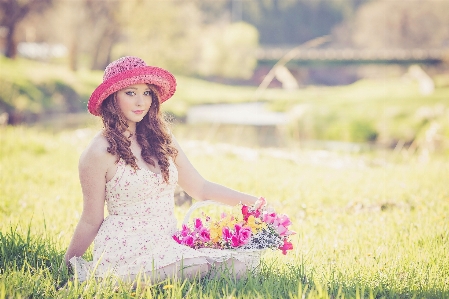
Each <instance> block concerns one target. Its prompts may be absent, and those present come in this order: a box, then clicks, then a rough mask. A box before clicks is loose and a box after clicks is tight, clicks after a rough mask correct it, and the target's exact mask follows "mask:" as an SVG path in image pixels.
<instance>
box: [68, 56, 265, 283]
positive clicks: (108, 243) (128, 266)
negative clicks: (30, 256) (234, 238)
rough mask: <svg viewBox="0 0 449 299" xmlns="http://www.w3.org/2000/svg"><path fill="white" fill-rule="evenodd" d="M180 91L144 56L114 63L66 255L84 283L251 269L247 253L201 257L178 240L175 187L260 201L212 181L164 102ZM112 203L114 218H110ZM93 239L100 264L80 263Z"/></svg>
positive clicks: (103, 88)
mask: <svg viewBox="0 0 449 299" xmlns="http://www.w3.org/2000/svg"><path fill="white" fill-rule="evenodd" d="M175 90H176V80H175V78H174V77H173V75H172V74H171V73H169V72H168V71H166V70H164V69H161V68H158V67H152V66H147V65H146V64H145V62H144V61H142V60H141V59H140V58H137V57H123V58H120V59H118V60H116V61H114V62H112V63H111V64H109V65H108V66H107V67H106V69H105V72H104V77H103V83H101V84H100V85H99V86H98V87H97V88H96V89H95V91H94V92H93V93H92V95H91V97H90V99H89V102H88V110H89V112H90V113H91V114H93V115H96V116H100V117H101V119H102V121H103V125H104V128H103V129H102V130H101V131H100V132H99V133H98V134H97V135H96V136H95V137H94V138H93V140H92V141H91V143H90V144H89V145H88V147H87V148H86V149H85V151H84V152H83V153H82V155H81V157H80V162H79V177H80V182H81V187H82V192H83V212H82V215H81V218H80V220H79V223H78V225H77V226H76V229H75V232H74V235H73V237H72V240H71V242H70V245H69V247H68V249H67V252H66V255H65V261H66V264H67V266H69V267H72V268H75V270H76V272H77V275H78V278H79V279H80V280H84V279H87V277H88V276H90V275H91V276H92V277H105V276H107V275H114V276H118V277H120V278H122V279H131V280H134V279H135V278H136V275H139V274H142V275H144V276H146V277H148V278H150V279H152V280H153V281H160V280H163V279H165V278H167V277H179V278H193V277H197V276H198V277H202V276H204V275H206V274H208V273H209V271H210V270H211V267H213V266H219V265H221V266H226V267H227V268H228V269H229V268H231V269H232V271H234V272H235V273H236V274H242V273H244V272H245V271H247V270H248V264H247V263H246V260H245V256H239V255H236V254H232V253H229V251H223V250H218V249H203V250H202V251H201V252H200V251H198V250H195V249H193V248H189V247H187V246H184V245H181V244H178V243H177V242H176V241H175V240H174V239H173V238H172V235H173V234H174V232H175V231H176V229H177V221H176V219H175V217H174V189H175V187H176V184H179V185H180V186H181V187H182V188H183V189H184V190H185V191H186V192H187V193H188V194H190V195H191V196H193V197H194V198H196V199H198V200H205V199H211V200H214V201H218V202H223V203H226V204H228V205H236V204H239V203H243V204H247V205H252V204H254V203H255V202H256V200H257V198H256V197H254V196H251V195H248V194H244V193H241V192H238V191H234V190H231V189H229V188H226V187H224V186H221V185H218V184H215V183H213V182H210V181H207V180H205V179H204V178H203V177H202V176H201V175H200V174H199V173H198V172H197V170H196V169H195V168H194V167H193V165H192V164H191V163H190V162H189V160H188V158H187V157H186V155H185V154H184V152H183V151H182V149H181V147H180V146H179V144H178V143H177V142H176V140H175V138H174V137H173V135H171V133H170V132H169V130H168V128H167V124H166V123H165V121H164V118H163V116H162V114H161V111H160V105H161V104H162V103H163V102H165V101H166V100H168V99H169V98H170V97H171V96H172V95H173V94H174V92H175ZM105 202H106V205H107V209H108V214H109V215H108V216H107V217H106V218H104V204H105ZM92 242H94V250H93V261H91V262H86V261H85V260H83V259H82V258H81V256H82V255H83V254H84V252H85V251H86V250H87V248H88V247H89V245H90V244H91V243H92Z"/></svg>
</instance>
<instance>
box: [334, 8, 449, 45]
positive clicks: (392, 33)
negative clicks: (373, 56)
mask: <svg viewBox="0 0 449 299" xmlns="http://www.w3.org/2000/svg"><path fill="white" fill-rule="evenodd" d="M448 11H449V1H434V0H421V1H385V0H376V1H371V2H369V3H366V4H364V5H363V6H361V7H360V9H358V10H357V12H356V14H355V17H354V18H353V19H351V20H349V21H348V22H347V23H346V26H345V29H344V30H343V32H341V34H340V35H341V36H349V37H350V39H349V41H348V42H350V43H351V44H352V45H354V46H357V47H363V48H432V47H442V46H444V45H447V44H449V17H448Z"/></svg>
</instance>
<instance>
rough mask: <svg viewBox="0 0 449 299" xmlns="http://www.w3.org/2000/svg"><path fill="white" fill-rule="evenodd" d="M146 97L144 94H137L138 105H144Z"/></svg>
mask: <svg viewBox="0 0 449 299" xmlns="http://www.w3.org/2000/svg"><path fill="white" fill-rule="evenodd" d="M143 102H144V99H143V95H137V99H136V104H137V105H138V106H141V105H143Z"/></svg>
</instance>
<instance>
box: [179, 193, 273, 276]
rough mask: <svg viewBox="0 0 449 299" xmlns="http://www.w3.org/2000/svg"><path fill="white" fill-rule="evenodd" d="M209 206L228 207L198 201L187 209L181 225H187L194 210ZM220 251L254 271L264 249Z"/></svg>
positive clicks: (211, 201)
mask: <svg viewBox="0 0 449 299" xmlns="http://www.w3.org/2000/svg"><path fill="white" fill-rule="evenodd" d="M209 205H218V206H229V205H226V204H224V203H221V202H216V201H213V200H204V201H198V202H196V203H194V204H193V205H192V206H191V207H190V208H189V210H188V211H187V213H186V214H185V216H184V220H183V222H182V224H185V225H187V224H188V222H189V220H190V216H191V215H192V213H193V212H194V211H195V210H197V209H198V208H201V207H205V206H209ZM199 250H201V249H199ZM215 250H217V249H215ZM221 250H224V251H227V252H229V253H230V255H232V256H233V257H235V258H236V259H238V260H240V261H242V262H244V263H245V265H246V266H247V268H248V270H255V269H256V268H257V267H258V266H259V264H260V258H261V256H262V253H263V251H264V250H265V249H221Z"/></svg>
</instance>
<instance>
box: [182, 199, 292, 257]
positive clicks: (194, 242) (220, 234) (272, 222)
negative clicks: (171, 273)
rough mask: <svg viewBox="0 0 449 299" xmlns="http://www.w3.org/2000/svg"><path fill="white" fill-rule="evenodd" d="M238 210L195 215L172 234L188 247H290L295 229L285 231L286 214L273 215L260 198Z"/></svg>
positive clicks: (286, 227) (283, 248) (287, 248)
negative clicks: (218, 213) (189, 223)
mask: <svg viewBox="0 0 449 299" xmlns="http://www.w3.org/2000/svg"><path fill="white" fill-rule="evenodd" d="M239 208H240V209H239V210H240V211H239V212H237V213H235V214H230V215H227V214H225V213H223V214H222V215H221V218H220V219H218V220H216V219H211V217H209V216H207V215H204V214H203V215H204V216H205V219H204V220H201V219H200V218H195V219H194V220H193V225H191V226H189V225H186V224H183V225H182V229H181V230H180V231H177V232H176V233H175V234H174V235H173V239H174V240H175V241H176V242H178V243H179V244H183V245H186V246H189V247H191V248H195V249H198V248H215V249H267V248H270V249H279V250H281V251H282V253H283V254H287V251H288V250H292V249H293V245H292V243H291V242H290V241H289V237H290V236H291V235H293V234H295V232H293V231H291V230H289V228H288V227H289V226H290V225H291V221H290V219H289V218H288V216H287V215H284V214H276V213H275V211H274V210H272V209H269V208H266V201H265V199H264V198H263V197H261V198H259V200H258V201H257V202H256V203H255V204H254V205H253V206H247V205H240V206H239Z"/></svg>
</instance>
